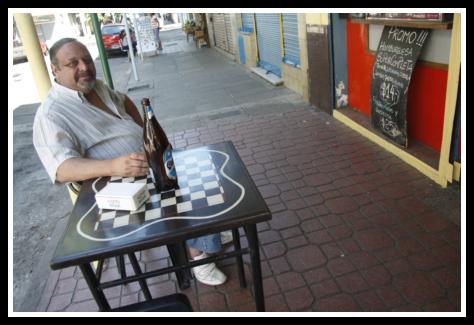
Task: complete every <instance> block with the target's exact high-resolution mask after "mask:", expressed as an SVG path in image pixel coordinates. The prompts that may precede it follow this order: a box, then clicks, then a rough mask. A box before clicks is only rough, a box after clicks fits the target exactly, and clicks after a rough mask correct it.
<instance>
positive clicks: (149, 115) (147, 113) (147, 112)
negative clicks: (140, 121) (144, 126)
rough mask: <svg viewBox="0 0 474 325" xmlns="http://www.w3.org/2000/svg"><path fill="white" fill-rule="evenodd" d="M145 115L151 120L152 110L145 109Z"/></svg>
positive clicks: (149, 107) (149, 108)
mask: <svg viewBox="0 0 474 325" xmlns="http://www.w3.org/2000/svg"><path fill="white" fill-rule="evenodd" d="M146 115H147V117H148V119H149V120H151V118H152V117H153V110H152V109H151V106H148V107H147V108H146Z"/></svg>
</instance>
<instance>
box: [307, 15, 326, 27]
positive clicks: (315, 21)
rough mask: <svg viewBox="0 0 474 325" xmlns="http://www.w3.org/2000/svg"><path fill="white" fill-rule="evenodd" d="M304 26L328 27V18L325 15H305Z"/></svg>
mask: <svg viewBox="0 0 474 325" xmlns="http://www.w3.org/2000/svg"><path fill="white" fill-rule="evenodd" d="M306 24H308V25H328V24H329V18H328V14H327V13H322V14H306Z"/></svg>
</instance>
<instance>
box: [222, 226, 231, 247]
mask: <svg viewBox="0 0 474 325" xmlns="http://www.w3.org/2000/svg"><path fill="white" fill-rule="evenodd" d="M233 239H234V238H233V237H232V230H226V231H223V232H221V244H222V245H225V244H228V243H231V242H232V240H233Z"/></svg>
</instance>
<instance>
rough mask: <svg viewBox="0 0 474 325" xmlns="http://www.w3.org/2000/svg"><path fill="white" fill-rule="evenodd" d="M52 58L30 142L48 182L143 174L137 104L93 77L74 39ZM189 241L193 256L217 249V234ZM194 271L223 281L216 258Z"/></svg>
mask: <svg viewBox="0 0 474 325" xmlns="http://www.w3.org/2000/svg"><path fill="white" fill-rule="evenodd" d="M50 59H51V69H52V72H53V75H54V77H55V80H54V82H53V86H52V88H51V89H50V91H49V92H48V95H47V97H46V99H45V100H44V101H43V103H42V104H41V106H40V107H39V108H38V111H37V113H36V116H35V120H34V125H33V143H34V146H35V149H36V151H37V153H38V155H39V157H40V159H41V162H42V163H43V166H44V167H45V169H46V171H47V172H48V174H49V176H50V178H51V180H52V182H53V183H54V184H61V183H69V182H81V181H83V180H86V179H91V178H96V177H100V176H121V177H136V176H143V175H146V174H147V173H148V163H147V159H146V157H145V154H144V153H143V121H142V118H141V116H140V113H139V112H138V110H137V108H136V106H135V104H134V103H133V102H132V101H131V100H130V98H128V97H127V96H126V95H124V94H122V93H120V92H118V91H114V90H112V89H110V88H109V87H107V86H106V85H105V84H104V83H103V82H102V81H100V80H96V70H95V65H94V60H93V59H92V57H91V55H90V53H89V51H88V50H87V48H86V47H85V46H84V45H83V44H82V43H80V42H78V41H77V40H76V39H74V38H63V39H61V40H59V41H57V42H56V43H55V44H54V45H53V46H52V47H51V49H50ZM188 245H189V246H190V247H191V248H190V255H191V257H192V258H194V259H201V258H204V257H206V256H207V253H215V252H217V251H219V250H220V249H221V241H220V238H219V234H214V235H209V236H205V237H200V238H196V239H192V240H189V241H188ZM193 272H194V274H195V276H196V278H197V280H198V281H200V282H202V283H205V284H209V285H219V284H222V283H224V282H225V280H226V276H225V274H224V273H222V272H221V271H220V270H219V269H218V268H217V267H216V265H215V264H214V263H210V264H206V265H202V266H198V267H195V268H193Z"/></svg>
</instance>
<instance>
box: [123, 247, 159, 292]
mask: <svg viewBox="0 0 474 325" xmlns="http://www.w3.org/2000/svg"><path fill="white" fill-rule="evenodd" d="M122 257H123V255H122ZM128 258H129V259H130V263H131V264H132V267H133V272H135V274H136V275H140V274H142V270H141V269H140V264H138V261H137V257H136V256H135V253H130V254H128ZM138 283H139V284H140V288H141V289H142V291H143V294H144V295H145V299H146V300H151V299H152V298H151V293H150V289H148V284H147V283H146V279H143V280H138Z"/></svg>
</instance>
